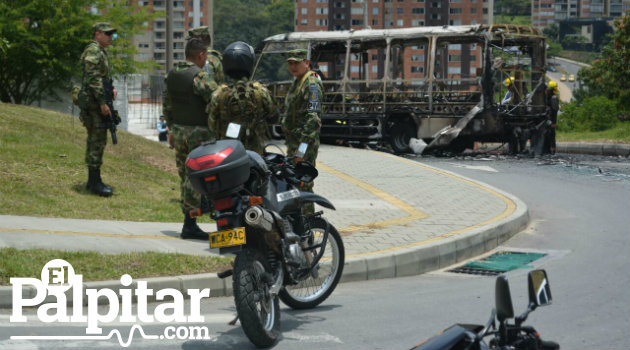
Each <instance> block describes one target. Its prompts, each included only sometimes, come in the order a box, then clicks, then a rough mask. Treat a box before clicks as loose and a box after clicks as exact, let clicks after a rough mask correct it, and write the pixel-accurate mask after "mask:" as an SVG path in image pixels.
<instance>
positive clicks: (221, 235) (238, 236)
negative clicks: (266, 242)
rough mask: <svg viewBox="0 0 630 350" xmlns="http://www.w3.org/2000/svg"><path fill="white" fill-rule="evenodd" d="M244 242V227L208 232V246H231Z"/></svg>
mask: <svg viewBox="0 0 630 350" xmlns="http://www.w3.org/2000/svg"><path fill="white" fill-rule="evenodd" d="M243 244H245V227H237V228H234V229H231V230H223V231H219V232H211V233H210V248H224V247H233V246H237V245H243Z"/></svg>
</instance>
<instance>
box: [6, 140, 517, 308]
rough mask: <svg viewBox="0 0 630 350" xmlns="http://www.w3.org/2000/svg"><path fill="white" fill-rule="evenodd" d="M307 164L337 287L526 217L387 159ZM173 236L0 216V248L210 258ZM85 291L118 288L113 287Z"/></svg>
mask: <svg viewBox="0 0 630 350" xmlns="http://www.w3.org/2000/svg"><path fill="white" fill-rule="evenodd" d="M317 167H318V169H319V171H320V176H319V178H318V179H317V180H316V182H315V183H316V185H315V189H314V190H315V192H317V193H318V194H320V195H323V196H324V197H326V198H328V199H329V200H330V201H331V202H332V203H333V204H334V205H335V206H336V208H337V211H332V210H327V209H324V212H325V214H324V216H325V217H326V218H327V219H328V220H329V221H330V222H331V223H332V224H333V225H335V226H336V227H337V228H338V229H339V231H340V232H341V233H342V236H343V242H344V246H345V249H346V264H345V267H344V274H343V277H342V281H356V280H366V279H377V278H389V277H398V276H409V275H415V274H420V273H424V272H428V271H432V270H436V269H440V268H443V267H446V266H449V265H452V264H454V263H456V262H460V261H463V260H466V259H468V258H470V257H473V256H476V255H479V254H481V253H483V252H485V251H488V250H491V249H493V248H495V247H497V246H498V245H499V244H501V243H502V242H504V241H505V240H507V239H508V238H510V237H511V236H512V235H514V234H515V233H517V232H519V231H520V230H522V229H523V228H524V227H525V226H526V225H527V222H528V219H529V215H528V211H527V207H526V205H525V204H524V203H523V202H521V201H520V200H519V199H518V198H515V197H514V196H512V195H510V194H507V193H505V192H502V191H500V190H498V189H495V188H492V187H491V186H489V185H486V184H482V183H479V182H476V181H473V180H470V179H467V178H464V177H462V176H459V175H457V174H454V173H450V172H447V171H443V170H439V169H436V168H433V167H430V166H427V165H424V164H422V163H418V162H414V161H410V160H407V159H404V158H401V157H396V156H393V155H390V154H387V153H382V152H375V151H368V150H362V149H353V148H348V147H336V146H328V145H322V146H321V148H320V154H319V157H318V164H317ZM319 209H321V208H319ZM202 227H203V228H204V229H205V230H208V231H213V230H215V229H216V227H215V226H214V225H213V224H203V225H202ZM180 229H181V223H139V222H123V221H103V220H76V219H54V218H33V217H21V216H0V246H9V247H16V248H51V249H64V250H93V251H99V252H102V253H120V252H129V251H159V252H180V253H186V254H217V252H216V251H215V250H211V249H209V247H208V243H207V242H203V241H194V240H181V239H179V234H178V232H179V230H180ZM75 270H76V273H79V274H80V273H81V271H80V267H75ZM15 277H22V276H15ZM147 280H148V281H149V287H150V288H156V289H162V288H167V287H170V288H176V289H179V290H182V291H185V290H187V289H188V288H198V287H202V286H205V287H210V288H212V295H213V296H216V295H230V294H231V285H232V283H231V279H226V280H221V279H218V278H217V277H216V274H201V275H193V276H173V277H164V278H150V279H147ZM90 285H94V286H98V288H104V287H108V288H111V289H113V290H117V289H119V288H121V286H120V281H118V280H115V281H108V282H88V283H86V286H87V287H88V288H93V287H90ZM31 292H33V291H31ZM25 295H27V294H25ZM10 304H11V289H10V287H0V305H1V306H5V307H6V306H9V305H10Z"/></svg>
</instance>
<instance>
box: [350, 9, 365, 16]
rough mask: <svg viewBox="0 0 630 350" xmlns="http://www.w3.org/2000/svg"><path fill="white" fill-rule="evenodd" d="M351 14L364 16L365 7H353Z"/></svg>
mask: <svg viewBox="0 0 630 350" xmlns="http://www.w3.org/2000/svg"><path fill="white" fill-rule="evenodd" d="M350 14H352V15H362V14H363V7H353V8H351V9H350Z"/></svg>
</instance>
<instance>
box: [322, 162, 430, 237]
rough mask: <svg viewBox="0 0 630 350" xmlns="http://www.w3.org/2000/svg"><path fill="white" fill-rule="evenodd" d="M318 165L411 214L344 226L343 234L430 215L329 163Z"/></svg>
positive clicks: (399, 223) (340, 231)
mask: <svg viewBox="0 0 630 350" xmlns="http://www.w3.org/2000/svg"><path fill="white" fill-rule="evenodd" d="M317 167H318V168H319V169H321V170H323V171H325V172H327V173H329V174H332V175H335V176H337V177H339V178H340V179H342V180H344V181H346V182H349V183H351V184H353V185H356V186H358V187H360V188H362V189H364V190H366V191H368V192H370V193H371V194H373V195H375V196H377V197H379V198H381V199H382V200H384V201H386V202H388V203H390V204H391V205H393V206H395V207H396V208H398V209H400V210H402V211H404V212H405V213H407V214H409V216H406V217H402V218H397V219H389V220H384V221H377V222H372V223H368V224H364V225H353V226H348V227H344V228H342V229H340V230H339V233H341V234H342V235H348V234H351V233H353V232H357V231H361V230H365V229H370V228H383V227H387V226H392V225H401V224H405V223H408V222H410V221H414V220H420V219H426V218H428V217H429V215H427V214H425V213H423V212H422V211H420V210H418V209H416V208H415V207H413V206H412V205H411V204H409V203H406V202H404V201H402V200H400V199H398V198H396V197H394V196H392V195H391V194H389V193H387V192H385V191H383V190H381V189H380V188H378V187H375V186H372V185H370V184H368V183H365V182H363V181H360V180H358V179H356V178H354V177H352V176H350V175H348V174H345V173H343V172H341V171H338V170H336V169H333V168H331V167H329V166H327V165H324V164H322V163H321V162H317Z"/></svg>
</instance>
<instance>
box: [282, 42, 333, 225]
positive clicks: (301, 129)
mask: <svg viewBox="0 0 630 350" xmlns="http://www.w3.org/2000/svg"><path fill="white" fill-rule="evenodd" d="M289 55H290V57H289V60H291V59H294V60H303V59H306V50H301V49H297V50H293V51H290V52H289ZM323 91H324V87H323V85H322V82H321V80H319V78H318V77H317V76H316V75H315V72H313V71H308V72H307V73H306V74H304V76H303V77H302V78H301V79H295V80H294V81H293V84H292V85H291V87H290V88H289V91H287V95H286V97H285V109H284V115H283V117H282V131H283V132H284V136H285V140H286V145H287V154H288V155H289V156H293V155H294V154H295V152H296V151H297V148H298V146H299V145H300V143H302V142H305V143H308V150H307V152H306V154H305V155H304V160H306V161H307V162H310V163H312V164H313V165H315V161H316V159H317V151H318V149H319V131H320V129H321V127H322V121H321V113H322V105H321V101H322V98H323V96H324V95H323ZM301 190H303V191H308V192H313V182H309V183H307V184H304V186H302V187H301ZM313 210H314V209H313V207H312V204H311V205H309V206H305V207H304V213H305V214H309V213H312V212H313Z"/></svg>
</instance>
